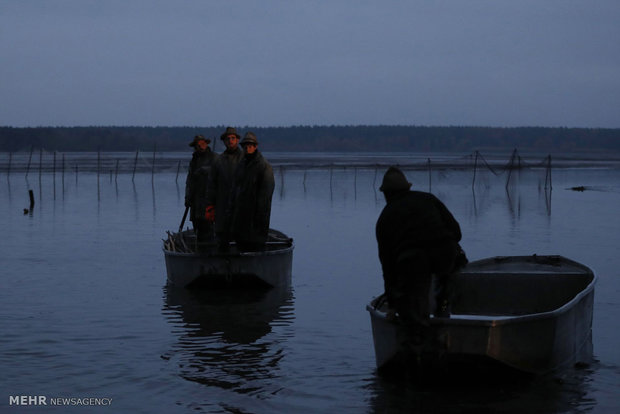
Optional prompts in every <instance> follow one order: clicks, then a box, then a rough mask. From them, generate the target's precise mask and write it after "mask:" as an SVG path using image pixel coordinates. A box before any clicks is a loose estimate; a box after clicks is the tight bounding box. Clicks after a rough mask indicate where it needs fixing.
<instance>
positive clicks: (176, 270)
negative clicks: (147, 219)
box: [163, 229, 294, 288]
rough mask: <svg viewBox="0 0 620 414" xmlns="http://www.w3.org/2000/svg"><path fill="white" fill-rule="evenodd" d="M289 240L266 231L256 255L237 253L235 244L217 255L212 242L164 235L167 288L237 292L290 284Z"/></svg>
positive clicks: (187, 232)
mask: <svg viewBox="0 0 620 414" xmlns="http://www.w3.org/2000/svg"><path fill="white" fill-rule="evenodd" d="M293 249H294V243H293V239H292V238H290V237H288V236H287V235H285V234H284V233H282V232H280V231H278V230H274V229H269V238H268V240H267V242H266V243H265V245H264V247H263V248H261V249H260V250H258V251H243V250H240V249H239V248H238V247H237V245H236V244H235V243H231V245H230V247H229V248H228V249H227V250H225V251H221V250H219V249H218V248H217V245H216V243H215V242H210V243H209V242H206V243H198V242H197V240H196V236H195V234H194V231H193V230H185V231H180V232H177V233H170V232H169V233H168V238H167V239H166V240H164V244H163V251H164V257H165V260H166V272H167V279H168V285H171V286H181V287H187V288H191V287H206V288H222V287H227V288H241V287H255V286H259V287H260V286H263V287H274V286H286V285H288V284H290V279H291V270H292V263H293Z"/></svg>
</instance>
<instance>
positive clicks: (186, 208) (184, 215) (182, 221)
mask: <svg viewBox="0 0 620 414" xmlns="http://www.w3.org/2000/svg"><path fill="white" fill-rule="evenodd" d="M188 211H189V206H187V207H185V213H183V219H182V220H181V225H180V226H179V233H181V232H182V231H183V225H184V224H185V219H186V218H187V212H188Z"/></svg>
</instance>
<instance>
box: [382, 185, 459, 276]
mask: <svg viewBox="0 0 620 414" xmlns="http://www.w3.org/2000/svg"><path fill="white" fill-rule="evenodd" d="M376 237H377V244H378V247H379V259H380V261H381V266H382V268H383V275H384V277H388V278H389V277H391V276H394V274H395V273H396V272H397V263H398V261H399V258H402V257H403V256H404V255H407V254H408V252H411V251H412V250H415V251H424V250H431V249H437V248H439V247H441V246H443V245H445V244H452V245H454V246H456V243H457V242H459V241H460V240H461V228H460V226H459V224H458V222H457V221H456V220H455V219H454V217H453V216H452V213H450V211H449V210H448V209H447V208H446V206H445V205H444V204H443V203H442V202H441V201H440V200H439V199H438V198H437V197H435V196H434V195H432V194H430V193H425V192H421V191H409V190H406V191H401V192H399V193H396V194H394V195H392V196H391V197H390V198H389V199H388V202H387V204H386V206H385V207H384V209H383V211H382V212H381V214H380V216H379V219H378V220H377V225H376ZM450 260H453V258H451V259H450Z"/></svg>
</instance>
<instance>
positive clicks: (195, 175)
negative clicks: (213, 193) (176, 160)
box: [185, 147, 217, 221]
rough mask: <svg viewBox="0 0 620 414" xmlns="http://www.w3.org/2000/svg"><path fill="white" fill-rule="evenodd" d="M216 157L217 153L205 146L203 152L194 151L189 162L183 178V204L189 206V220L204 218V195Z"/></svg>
mask: <svg viewBox="0 0 620 414" xmlns="http://www.w3.org/2000/svg"><path fill="white" fill-rule="evenodd" d="M216 159H217V154H215V153H214V152H213V151H211V148H208V147H207V149H206V151H204V152H200V151H194V154H193V155H192V159H191V161H190V162H189V169H188V171H187V178H186V179H185V205H186V206H187V205H189V206H190V216H189V217H190V220H191V221H196V220H197V219H202V218H204V214H205V208H206V204H205V203H204V197H205V195H206V192H207V183H208V181H209V174H210V172H211V166H212V165H213V162H214V161H215V160H216Z"/></svg>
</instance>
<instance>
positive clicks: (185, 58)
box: [0, 0, 620, 128]
mask: <svg viewBox="0 0 620 414" xmlns="http://www.w3.org/2000/svg"><path fill="white" fill-rule="evenodd" d="M619 22H620V0H583V1H573V0H519V1H508V0H505V1H504V0H485V1H482V0H444V1H442V0H399V1H391V0H377V1H365V0H349V1H344V0H325V1H311V0H303V1H302V0H282V1H267V0H263V1H260V0H226V1H223V0H222V1H219V0H218V1H215V0H213V1H211V0H174V1H172V0H0V56H1V64H0V125H2V126H18V127H20V126H91V125H106V126H109V125H118V126H128V125H135V126H157V125H161V126H184V125H188V126H212V125H234V126H239V127H243V126H289V125H378V124H400V125H427V126H430V125H434V126H447V125H465V126H467V125H477V126H566V127H605V128H607V127H612V128H617V127H620V23H619Z"/></svg>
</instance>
